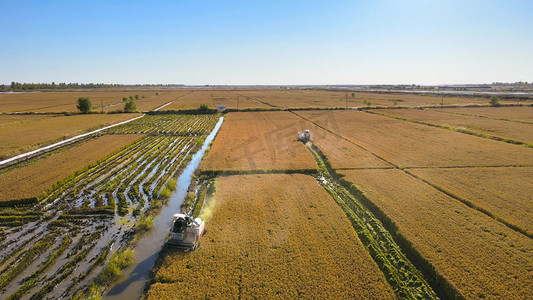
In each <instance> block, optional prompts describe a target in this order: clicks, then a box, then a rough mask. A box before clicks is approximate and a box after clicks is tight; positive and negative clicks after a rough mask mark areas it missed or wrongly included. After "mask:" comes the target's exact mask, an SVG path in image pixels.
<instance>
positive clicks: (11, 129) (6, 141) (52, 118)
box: [0, 114, 139, 159]
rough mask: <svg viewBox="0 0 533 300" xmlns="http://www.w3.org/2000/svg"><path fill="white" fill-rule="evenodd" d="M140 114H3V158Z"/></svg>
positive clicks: (0, 154)
mask: <svg viewBox="0 0 533 300" xmlns="http://www.w3.org/2000/svg"><path fill="white" fill-rule="evenodd" d="M137 116H139V114H87V115H83V114H82V115H71V116H65V115H0V158H1V159H5V158H7V157H11V156H15V155H17V154H20V153H23V152H27V151H31V150H34V149H37V148H39V147H42V146H46V145H49V144H53V143H55V142H58V141H61V140H63V139H66V138H69V137H73V136H76V135H79V134H82V133H84V132H88V131H91V130H94V129H98V128H101V127H104V126H107V125H111V124H115V123H119V122H121V121H125V120H128V119H132V118H134V117H137Z"/></svg>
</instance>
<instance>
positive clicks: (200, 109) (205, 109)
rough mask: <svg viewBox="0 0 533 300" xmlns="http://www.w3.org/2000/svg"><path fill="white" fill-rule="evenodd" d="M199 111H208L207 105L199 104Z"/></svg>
mask: <svg viewBox="0 0 533 300" xmlns="http://www.w3.org/2000/svg"><path fill="white" fill-rule="evenodd" d="M198 110H199V111H208V110H209V106H207V104H200V108H198Z"/></svg>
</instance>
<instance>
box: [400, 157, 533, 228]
mask: <svg viewBox="0 0 533 300" xmlns="http://www.w3.org/2000/svg"><path fill="white" fill-rule="evenodd" d="M409 172H411V173H413V174H415V175H417V176H420V177H421V178H424V179H425V180H427V181H429V182H431V183H432V184H435V185H436V186H438V187H440V188H442V189H443V190H445V191H447V192H449V193H451V194H453V195H455V196H458V197H460V198H461V199H464V200H465V201H468V202H470V203H472V204H473V205H474V206H476V207H480V208H482V209H484V210H486V211H488V212H489V213H491V214H493V215H494V216H496V217H497V218H499V219H502V220H504V221H505V222H507V223H509V224H512V225H514V226H517V227H519V228H521V229H522V230H524V231H526V232H528V233H529V234H533V224H532V222H531V220H533V201H531V195H533V181H532V178H533V168H531V167H526V168H460V169H456V168H452V169H410V170H409Z"/></svg>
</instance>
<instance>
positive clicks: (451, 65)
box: [0, 0, 533, 84]
mask: <svg viewBox="0 0 533 300" xmlns="http://www.w3.org/2000/svg"><path fill="white" fill-rule="evenodd" d="M0 4H1V7H2V16H1V17H0V28H2V35H1V37H0V83H10V82H11V81H18V82H52V81H55V82H106V83H125V84H130V83H183V84H380V83H390V84H412V83H415V84H452V83H458V84H461V83H490V82H493V81H505V82H513V81H519V80H522V81H529V82H531V81H533V1H513V0H510V1H504V0H502V1H491V0H487V1H468V0H463V1H455V0H413V1H399V0H398V1H380V0H375V1H371V0H368V1H334V0H332V1H288V0H287V1H277V0H270V1H193V0H188V1H185V0H175V1H112V0H110V1H0Z"/></svg>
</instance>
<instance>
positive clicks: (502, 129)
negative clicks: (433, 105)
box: [373, 109, 533, 145]
mask: <svg viewBox="0 0 533 300" xmlns="http://www.w3.org/2000/svg"><path fill="white" fill-rule="evenodd" d="M373 112H374V113H376V114H380V115H388V116H394V117H399V118H403V119H406V120H414V121H419V122H424V123H428V124H432V125H435V126H442V127H446V128H449V129H451V130H458V131H466V132H474V133H480V134H483V135H488V136H493V137H497V138H500V139H511V140H515V141H519V142H523V143H526V144H532V145H533V124H531V125H530V124H523V123H517V122H509V121H503V120H493V119H487V118H479V117H474V116H464V115H456V114H450V113H445V111H444V112H443V111H442V110H438V111H435V110H419V109H379V110H373Z"/></svg>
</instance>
